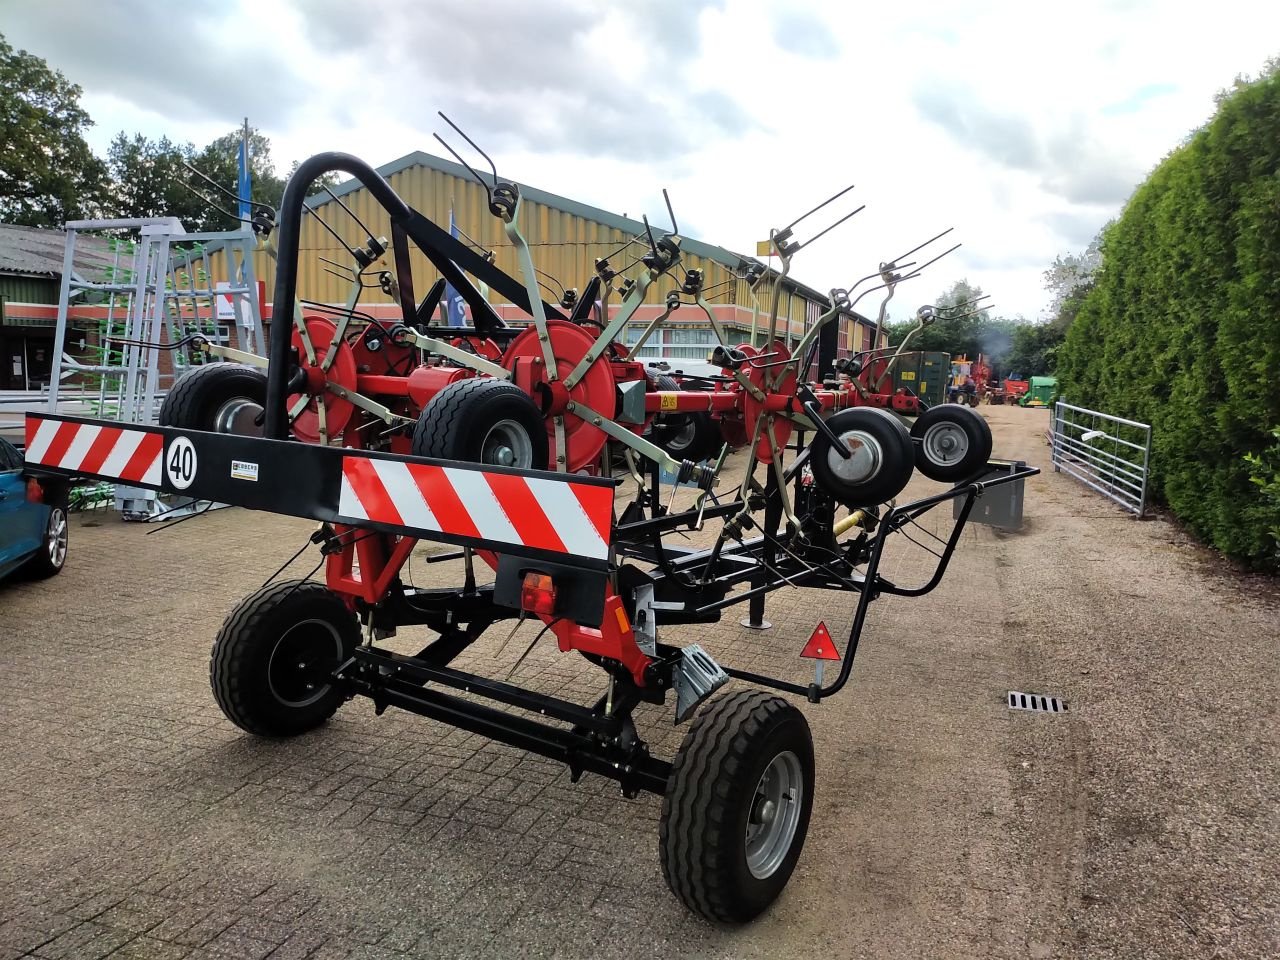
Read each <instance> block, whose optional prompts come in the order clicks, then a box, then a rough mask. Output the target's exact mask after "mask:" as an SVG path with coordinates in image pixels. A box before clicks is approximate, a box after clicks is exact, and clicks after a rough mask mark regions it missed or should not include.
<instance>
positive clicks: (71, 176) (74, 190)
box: [0, 36, 106, 227]
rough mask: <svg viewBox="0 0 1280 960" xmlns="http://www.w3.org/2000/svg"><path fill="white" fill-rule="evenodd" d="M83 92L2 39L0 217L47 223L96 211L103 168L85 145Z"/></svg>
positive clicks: (100, 200) (103, 179)
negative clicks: (81, 102) (81, 98)
mask: <svg viewBox="0 0 1280 960" xmlns="http://www.w3.org/2000/svg"><path fill="white" fill-rule="evenodd" d="M81 92H82V91H81V89H80V88H79V87H78V86H76V85H75V84H74V83H69V82H68V81H67V78H66V77H64V76H63V75H62V74H61V73H59V72H57V71H55V70H50V69H49V66H48V64H46V63H45V62H44V61H43V60H41V59H40V58H39V57H35V56H32V55H31V54H29V53H27V52H26V51H25V50H17V51H15V50H14V49H13V47H12V46H11V45H10V44H9V43H7V42H6V41H5V39H4V37H3V36H0V148H2V149H0V222H4V223H20V224H25V225H27V226H32V227H53V226H61V225H62V224H63V223H64V222H65V221H67V220H74V219H77V218H82V217H91V216H95V215H97V214H98V213H99V212H100V210H101V208H102V204H103V202H104V200H105V199H106V167H105V165H104V164H103V163H102V161H101V160H99V159H98V158H97V157H95V156H94V155H93V151H91V150H90V149H89V145H88V143H86V142H85V139H84V131H85V130H86V129H88V128H89V127H90V126H91V125H92V124H93V121H92V120H90V119H89V115H88V114H87V113H86V112H85V111H84V110H83V109H81V107H80V94H81Z"/></svg>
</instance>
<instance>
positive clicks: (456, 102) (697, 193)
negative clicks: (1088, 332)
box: [0, 0, 1280, 318]
mask: <svg viewBox="0 0 1280 960" xmlns="http://www.w3.org/2000/svg"><path fill="white" fill-rule="evenodd" d="M855 11H856V12H855ZM0 12H2V13H3V17H0V23H2V24H3V26H2V27H0V30H3V32H4V34H5V35H6V36H7V38H8V39H9V41H10V42H11V43H12V44H13V45H14V46H16V47H19V48H24V49H27V50H29V51H31V52H33V53H35V54H37V55H39V56H42V57H44V58H45V59H47V60H48V61H49V62H50V64H52V65H53V66H55V67H57V68H58V69H60V70H62V71H63V72H64V73H65V74H66V75H67V76H68V77H69V78H70V79H71V80H73V81H75V82H76V83H79V84H80V85H81V86H83V87H84V90H85V94H84V98H83V103H84V105H85V107H86V108H87V109H88V111H89V113H90V115H91V116H92V117H93V118H94V119H95V121H97V126H96V128H95V129H94V131H93V134H92V137H91V143H92V145H93V146H94V147H95V149H97V150H99V151H100V152H105V149H106V145H107V143H108V141H109V140H110V139H111V137H112V136H113V135H114V134H115V133H116V132H117V131H119V130H126V131H130V132H133V131H141V132H144V133H147V134H148V135H151V136H159V135H161V134H166V135H168V136H169V137H170V138H172V139H175V140H190V141H193V142H195V143H196V144H203V143H205V142H207V141H208V140H210V139H212V138H213V137H216V136H218V135H221V134H223V133H225V132H227V131H228V130H229V129H231V128H233V127H234V126H236V125H237V124H238V123H239V122H240V121H241V120H242V118H243V117H246V116H247V117H249V119H250V122H251V123H253V124H254V125H255V126H257V127H259V128H261V129H262V130H263V131H264V132H265V133H266V134H267V135H268V136H269V137H270V138H271V140H272V143H273V146H274V154H275V157H276V159H277V164H278V166H281V167H285V168H287V166H288V164H289V162H290V161H292V160H295V159H301V158H304V157H306V156H309V155H310V154H312V153H316V152H318V151H321V150H328V149H336V150H345V151H349V152H352V153H355V154H357V155H359V156H361V157H363V158H364V159H366V160H368V161H369V162H371V163H373V164H374V165H379V164H382V163H386V162H388V161H391V160H394V159H396V158H398V157H401V156H403V155H404V154H406V153H409V152H411V151H414V150H425V151H427V152H431V153H442V152H443V151H442V150H441V149H440V148H439V147H438V144H436V141H435V140H434V139H433V138H432V136H431V134H432V133H433V132H436V131H439V132H447V131H446V129H445V128H444V125H443V123H442V122H441V121H440V120H439V119H438V117H437V116H436V111H437V110H439V109H442V110H444V111H445V112H446V113H448V114H449V115H450V116H451V117H453V118H454V119H455V120H456V121H457V122H458V123H459V124H460V125H461V126H463V128H464V129H466V130H467V131H468V133H470V134H471V135H472V137H473V139H475V140H476V141H477V142H479V143H480V144H481V145H482V146H484V147H485V148H486V150H487V151H488V152H489V153H490V155H491V156H493V157H494V158H495V160H497V162H498V170H499V172H500V173H501V174H503V175H504V176H508V177H511V178H513V179H516V180H520V181H522V182H525V183H528V184H531V185H534V186H538V187H541V188H543V189H545V190H549V191H552V192H554V193H559V194H562V195H564V196H569V197H573V198H575V199H578V200H582V201H584V202H587V203H591V204H595V205H597V206H600V207H604V208H605V209H609V210H613V211H616V212H618V213H627V214H629V215H631V216H638V215H639V214H640V213H641V212H648V213H650V214H651V217H652V218H654V219H657V220H662V219H663V218H662V217H661V216H659V214H660V213H661V212H662V210H663V207H662V199H661V193H660V191H661V188H662V187H663V186H666V187H668V188H669V190H670V192H671V196H672V199H673V202H674V204H675V208H676V215H677V217H678V218H679V220H680V226H681V229H682V232H684V233H685V234H686V235H688V236H694V237H698V238H699V239H702V240H707V241H710V242H713V243H717V244H721V245H723V246H727V247H730V248H732V249H735V250H739V251H743V252H748V253H749V252H753V250H754V246H755V242H756V241H757V240H761V239H764V238H765V237H767V236H768V230H769V228H770V227H771V226H781V225H783V224H785V223H787V222H789V221H790V220H792V219H793V218H794V217H796V216H798V215H799V214H800V213H802V212H803V211H804V210H806V209H808V208H809V207H811V206H812V205H813V204H815V203H816V202H818V201H819V200H821V199H823V198H824V197H825V196H827V195H829V194H831V193H834V192H835V191H837V190H839V189H840V188H842V187H844V186H846V185H848V184H850V183H853V184H856V185H857V187H856V189H855V190H854V191H853V192H851V193H850V194H849V195H847V196H846V197H845V198H844V199H843V200H842V201H841V203H842V204H844V205H843V206H833V207H832V208H831V209H832V212H833V214H836V213H842V212H845V211H847V210H849V209H852V208H853V207H854V206H856V205H858V204H861V203H865V204H866V205H867V209H866V210H865V211H864V212H863V213H861V214H859V215H858V216H856V217H854V218H853V220H851V221H850V222H849V223H848V224H846V225H845V226H843V227H841V228H839V229H838V230H836V231H834V232H833V233H831V234H828V235H827V236H826V237H824V238H823V239H822V240H820V241H818V242H817V243H815V244H814V245H813V247H811V248H810V249H808V250H805V251H803V252H801V253H800V254H799V255H798V256H797V258H796V260H795V263H794V265H793V273H794V275H795V276H796V277H797V278H798V279H800V280H802V281H804V282H806V283H808V284H810V285H812V286H815V287H818V288H819V289H822V290H826V289H829V288H830V287H833V286H848V285H849V283H850V282H851V281H852V280H854V279H856V278H857V277H860V276H863V275H865V274H868V273H871V272H873V271H874V270H875V269H876V267H877V265H878V263H879V262H880V261H881V260H884V259H887V258H889V257H892V256H894V255H896V254H898V253H901V252H902V251H904V250H906V249H907V248H909V247H911V246H913V245H914V244H915V243H916V242H918V241H920V240H923V239H926V238H927V237H929V236H931V235H932V234H934V233H936V232H938V231H939V230H941V229H943V228H945V227H948V226H954V227H955V228H956V230H955V234H954V236H955V237H956V238H957V239H959V240H961V241H962V242H963V244H964V246H963V247H962V248H961V250H959V251H957V253H955V254H953V255H952V256H951V257H949V258H947V259H946V260H944V261H943V262H942V263H939V264H938V265H937V266H936V267H934V268H932V269H931V271H930V273H929V274H928V275H926V276H925V277H923V278H921V279H920V280H917V281H914V282H913V284H912V285H911V286H912V287H914V289H909V288H908V287H906V286H904V287H903V289H902V291H901V292H900V300H903V301H906V303H904V304H903V305H904V306H914V305H915V304H917V303H920V302H923V301H925V300H928V299H931V298H932V297H934V296H935V295H936V294H937V293H938V292H939V291H940V290H941V289H943V288H944V287H946V286H948V285H949V283H950V282H951V281H953V280H955V279H958V278H961V277H963V278H966V279H968V280H969V281H970V282H971V283H975V284H978V285H980V286H981V287H982V288H983V289H984V290H985V291H987V292H989V293H991V294H993V296H994V298H995V304H996V310H997V312H999V313H1002V314H1005V315H1015V314H1023V315H1024V316H1026V317H1028V318H1036V317H1038V316H1040V315H1041V313H1042V310H1043V308H1044V306H1045V304H1046V302H1047V300H1048V296H1047V294H1046V292H1045V291H1044V289H1043V280H1042V272H1043V270H1044V269H1045V268H1046V267H1047V266H1048V265H1049V264H1050V263H1051V262H1052V260H1053V258H1054V256H1055V255H1057V254H1059V253H1067V252H1071V251H1077V250H1081V249H1083V248H1084V247H1085V246H1086V245H1087V244H1088V242H1089V240H1090V239H1091V238H1092V237H1093V236H1094V234H1095V233H1096V232H1097V231H1098V229H1099V228H1100V227H1101V226H1102V225H1103V224H1104V223H1106V222H1107V221H1108V220H1109V219H1111V218H1112V217H1113V216H1115V215H1116V214H1117V213H1118V212H1119V211H1120V209H1121V208H1122V207H1123V204H1124V202H1125V200H1126V198H1127V197H1128V196H1129V194H1130V193H1131V191H1132V190H1133V188H1134V186H1135V185H1136V184H1137V183H1139V182H1140V181H1141V180H1142V179H1143V178H1144V177H1145V176H1146V174H1147V173H1148V172H1149V171H1150V169H1151V168H1152V167H1153V166H1154V165H1155V164H1157V163H1158V162H1159V161H1160V159H1161V158H1162V157H1163V156H1164V155H1165V154H1166V153H1167V152H1168V151H1169V150H1170V149H1171V148H1173V147H1174V146H1176V145H1177V144H1178V143H1179V142H1180V141H1181V140H1182V138H1183V137H1184V136H1185V135H1186V134H1187V133H1188V132H1189V131H1190V130H1192V129H1194V128H1195V127H1197V126H1199V125H1200V124H1202V123H1203V122H1204V121H1205V120H1206V119H1207V118H1208V117H1209V116H1210V115H1211V114H1212V111H1213V106H1214V103H1213V97H1214V94H1215V93H1216V92H1217V91H1218V90H1220V89H1222V88H1223V87H1226V86H1229V85H1230V83H1231V81H1232V80H1233V78H1234V77H1235V76H1237V75H1238V74H1242V73H1244V74H1253V73H1256V72H1257V70H1258V69H1259V68H1260V67H1261V66H1262V65H1263V63H1264V62H1265V61H1266V60H1267V58H1268V57H1271V56H1274V55H1277V54H1280V4H1278V3H1274V2H1273V3H1263V2H1260V0H1217V2H1214V3H1204V2H1203V0H1197V2H1185V0H1077V2H1075V3H1073V4H1054V5H1050V4H1042V3H1030V2H1026V0H965V2H948V0H918V2H914V3H912V2H905V3H901V4H891V5H887V6H886V5H874V6H868V5H858V4H851V3H846V2H840V0H796V2H792V3H788V4H783V3H769V2H767V0H649V2H647V3H633V4H628V5H626V6H625V7H624V6H623V5H622V4H616V3H607V2H603V0H538V2H529V0H487V2H481V0H379V2H378V3H376V4H368V5H363V4H352V3H349V2H346V0H344V2H338V0H291V2H287V0H223V2H217V3H187V4H175V3H171V2H166V0H115V2H113V3H111V4H106V5H104V4H101V3H100V2H99V0H52V2H44V3H31V2H27V0H0ZM855 198H856V199H855ZM823 225H824V223H823V222H822V221H821V220H820V219H819V218H817V217H815V218H814V227H815V229H816V228H818V227H821V226H823ZM463 226H464V228H465V226H466V225H465V224H464V225H463ZM798 235H799V237H800V238H801V239H804V238H805V237H806V236H807V235H808V234H807V233H806V232H804V231H800V232H799V234H798ZM561 279H562V280H564V282H566V283H568V282H570V278H561ZM579 285H581V282H579ZM902 312H903V311H901V310H900V311H898V313H899V314H901V313H902Z"/></svg>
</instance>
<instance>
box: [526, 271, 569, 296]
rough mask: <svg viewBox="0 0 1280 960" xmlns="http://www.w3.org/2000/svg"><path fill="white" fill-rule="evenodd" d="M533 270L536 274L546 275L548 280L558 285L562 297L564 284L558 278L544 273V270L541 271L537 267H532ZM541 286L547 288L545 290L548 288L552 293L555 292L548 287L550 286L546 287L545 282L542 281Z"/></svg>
mask: <svg viewBox="0 0 1280 960" xmlns="http://www.w3.org/2000/svg"><path fill="white" fill-rule="evenodd" d="M533 272H534V273H537V274H540V275H542V276H544V277H546V278H547V279H548V280H550V281H551V282H552V283H554V284H555V285H556V286H557V287H559V288H560V296H562V297H563V296H564V284H562V283H561V282H560V281H559V280H557V279H556V278H555V277H553V276H552V275H551V274H549V273H546V272H545V271H543V270H539V269H538V268H537V267H534V268H533ZM542 286H543V287H546V289H547V290H550V291H551V292H552V293H555V291H554V290H551V288H550V287H548V286H547V285H546V284H545V283H544V284H542Z"/></svg>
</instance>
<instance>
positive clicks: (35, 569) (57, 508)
mask: <svg viewBox="0 0 1280 960" xmlns="http://www.w3.org/2000/svg"><path fill="white" fill-rule="evenodd" d="M68 529H69V528H68V524H67V508H66V506H65V505H64V504H61V503H54V504H53V505H52V506H51V507H50V508H49V519H48V521H47V522H46V523H45V525H44V536H43V538H42V539H41V541H40V549H39V550H37V551H36V552H35V553H34V554H32V556H31V559H30V560H28V561H27V563H26V570H25V571H23V572H24V573H26V574H27V575H28V576H30V577H33V578H35V579H37V580H44V579H47V578H48V577H52V576H55V575H56V574H59V573H61V572H62V568H63V567H64V566H65V565H66V562H67V532H68Z"/></svg>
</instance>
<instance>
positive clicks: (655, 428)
mask: <svg viewBox="0 0 1280 960" xmlns="http://www.w3.org/2000/svg"><path fill="white" fill-rule="evenodd" d="M645 376H646V377H648V379H649V389H650V390H657V391H660V392H663V393H665V392H668V391H672V390H679V389H680V385H679V384H678V383H676V382H675V380H673V379H672V378H671V377H668V376H667V375H666V374H665V373H664V374H658V375H657V376H655V375H654V374H653V373H652V371H648V370H646V371H645ZM683 426H684V417H683V416H682V415H681V414H678V413H675V414H673V413H657V414H654V417H653V420H652V421H650V424H649V429H648V430H647V431H646V432H645V437H646V438H647V439H648V440H649V441H650V442H651V443H654V444H657V445H658V446H660V447H661V446H662V445H663V444H664V443H666V442H667V441H668V440H669V439H670V438H671V437H672V436H674V435H675V434H676V433H677V432H678V431H679V429H680V428H681V427H683Z"/></svg>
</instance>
